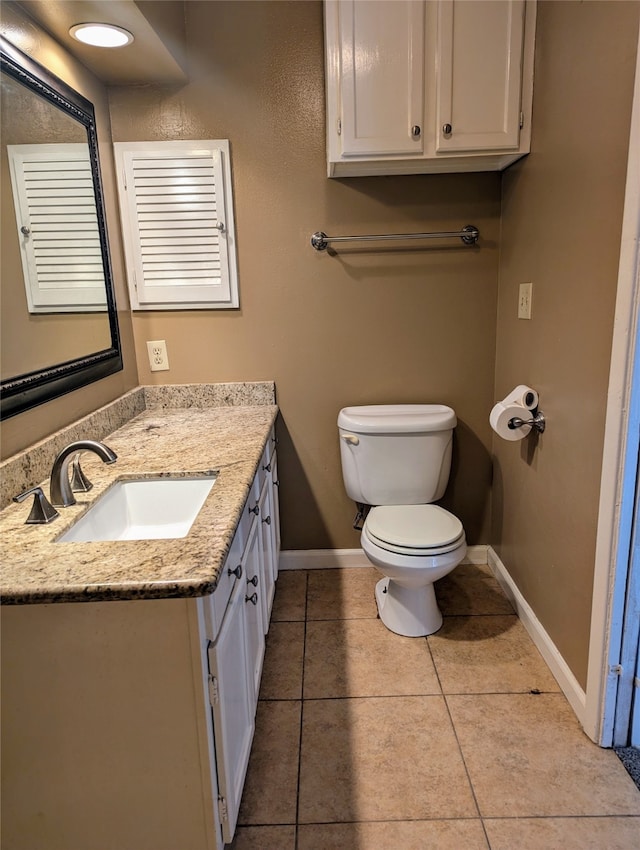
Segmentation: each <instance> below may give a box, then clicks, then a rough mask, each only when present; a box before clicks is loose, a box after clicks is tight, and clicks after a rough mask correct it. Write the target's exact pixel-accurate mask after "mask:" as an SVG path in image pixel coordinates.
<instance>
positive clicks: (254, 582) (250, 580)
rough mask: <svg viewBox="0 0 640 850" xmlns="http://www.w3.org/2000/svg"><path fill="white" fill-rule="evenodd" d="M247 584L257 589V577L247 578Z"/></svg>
mask: <svg viewBox="0 0 640 850" xmlns="http://www.w3.org/2000/svg"><path fill="white" fill-rule="evenodd" d="M247 584H252V585H253V586H254V587H257V586H258V576H254V577H253V578H248V579H247Z"/></svg>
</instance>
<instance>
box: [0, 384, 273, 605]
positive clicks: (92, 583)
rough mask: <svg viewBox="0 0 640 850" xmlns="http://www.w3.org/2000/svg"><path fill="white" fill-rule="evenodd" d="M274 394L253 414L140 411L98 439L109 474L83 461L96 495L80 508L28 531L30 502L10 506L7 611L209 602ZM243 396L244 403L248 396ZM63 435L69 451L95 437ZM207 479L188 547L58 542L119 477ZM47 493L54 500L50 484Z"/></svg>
mask: <svg viewBox="0 0 640 850" xmlns="http://www.w3.org/2000/svg"><path fill="white" fill-rule="evenodd" d="M268 386H270V387H271V396H270V403H269V396H268V393H267V395H265V396H264V402H263V403H260V402H259V403H258V404H256V405H252V406H238V405H237V403H236V404H235V405H234V404H230V405H227V406H219V407H197V406H191V407H183V408H172V409H159V408H155V409H143V411H142V412H141V413H138V414H137V415H136V416H134V418H132V419H131V420H130V421H129V422H127V423H126V424H124V425H122V426H121V427H119V428H117V430H115V431H114V432H113V433H112V434H110V435H109V436H106V435H105V434H101V435H100V437H98V439H103V440H104V442H105V443H107V445H108V446H109V447H110V448H112V449H113V450H114V451H115V452H116V454H117V455H118V460H117V462H116V463H115V464H113V465H110V466H109V465H105V464H103V463H102V462H101V461H100V460H99V459H98V458H97V457H96V456H95V455H93V454H91V453H88V452H87V453H85V454H84V455H83V461H82V468H83V470H84V471H85V473H86V474H87V475H88V477H89V479H90V480H91V481H92V482H93V484H94V487H93V489H92V490H91V491H90V492H89V493H87V494H76V497H77V499H78V504H76V505H74V506H72V507H69V508H60V509H59V511H60V517H59V518H58V519H56V520H55V521H54V522H52V523H50V524H49V525H39V526H33V525H25V523H24V521H25V519H26V517H27V515H28V513H29V505H28V503H26V502H25V503H22V504H13V503H12V504H10V505H9V507H7V508H6V509H5V510H3V511H2V512H1V513H0V540H1V541H2V570H1V573H0V594H1V597H2V602H3V603H4V604H19V603H30V602H73V601H97V600H108V599H157V598H169V597H186V596H200V595H204V594H206V593H210V592H211V591H212V590H213V589H214V588H215V585H216V583H217V580H218V575H219V571H220V569H221V567H222V564H223V563H224V559H225V555H226V553H227V551H228V548H229V546H230V544H231V540H232V538H233V533H234V531H235V528H236V526H237V523H238V519H239V517H240V515H241V511H242V508H243V506H244V503H245V500H246V498H247V495H248V493H249V488H250V486H251V482H252V481H253V477H254V475H255V472H256V469H257V466H258V461H259V460H260V456H261V454H262V450H263V448H264V445H265V443H266V440H267V438H268V436H269V433H270V430H271V428H272V426H273V424H274V422H275V417H276V415H277V407H276V406H275V405H274V404H273V384H269V385H268ZM136 393H143V391H142V390H134V391H133V393H129V394H127V396H131V395H134V394H136ZM210 397H211V396H210ZM238 397H239V398H245V396H243V395H242V393H240V395H239V396H238ZM123 398H127V397H123ZM261 398H262V397H261ZM183 400H184V398H183ZM129 402H131V400H129ZM138 403H139V402H138V400H137V399H136V400H135V404H138ZM187 403H188V402H187ZM210 403H211V402H210ZM145 404H146V402H145ZM110 407H111V406H110ZM73 427H74V429H75V428H78V427H80V425H76V426H73ZM61 433H64V435H65V437H64V439H63V441H62V445H65V444H66V443H68V442H70V441H71V440H73V439H77V438H78V436H82V437H86V436H88V435H87V432H86V431H84V430H82V429H81V430H80V432H79V434H76V433H75V431H74V435H73V436H71V437H69V436H68V433H69V432H68V429H65V430H64V432H61ZM58 436H59V435H55V437H56V438H57V437H58ZM95 438H96V437H95V436H94V439H95ZM36 448H38V447H36ZM41 450H42V449H41ZM12 460H13V459H12ZM8 463H9V461H7V462H5V466H6V464H8ZM210 470H217V471H218V476H217V478H216V482H215V485H214V486H213V488H212V490H211V493H210V495H209V496H208V497H207V500H206V502H205V504H204V506H203V507H202V509H201V510H200V513H199V514H198V516H197V517H196V520H195V522H194V524H193V526H192V527H191V530H190V532H189V534H188V535H187V537H185V538H181V539H175V540H145V541H115V542H100V543H56V542H55V540H56V539H57V538H58V537H59V536H60V534H61V533H62V532H63V531H65V530H66V529H67V528H69V527H70V526H71V525H72V524H73V523H74V522H75V521H76V519H78V518H79V517H80V516H81V515H82V514H83V513H84V511H85V510H86V509H87V507H88V505H90V504H91V503H93V502H94V501H95V499H96V498H97V497H99V496H100V495H101V494H102V493H103V492H104V491H105V489H107V487H109V486H110V485H111V484H112V483H113V481H115V480H117V479H118V478H121V477H123V476H131V475H157V474H160V473H173V474H181V473H194V472H195V473H197V472H207V471H210ZM47 472H48V470H47ZM43 489H44V490H45V493H47V494H48V492H49V486H48V481H45V482H44V484H43ZM14 492H16V491H15V490H14ZM29 501H30V500H29Z"/></svg>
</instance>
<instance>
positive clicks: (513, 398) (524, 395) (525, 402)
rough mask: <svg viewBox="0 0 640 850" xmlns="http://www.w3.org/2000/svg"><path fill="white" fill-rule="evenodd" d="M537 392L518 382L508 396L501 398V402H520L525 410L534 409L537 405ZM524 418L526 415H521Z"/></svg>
mask: <svg viewBox="0 0 640 850" xmlns="http://www.w3.org/2000/svg"><path fill="white" fill-rule="evenodd" d="M538 400H539V399H538V393H537V392H536V391H535V390H534V389H533V388H532V387H528V386H527V385H526V384H518V386H517V387H516V388H515V389H514V390H511V392H510V393H509V395H508V396H505V398H503V399H502V404H521V405H522V406H523V407H526V408H527V410H535V409H536V407H537V406H538ZM522 418H523V419H526V418H527V417H526V416H523V417H522Z"/></svg>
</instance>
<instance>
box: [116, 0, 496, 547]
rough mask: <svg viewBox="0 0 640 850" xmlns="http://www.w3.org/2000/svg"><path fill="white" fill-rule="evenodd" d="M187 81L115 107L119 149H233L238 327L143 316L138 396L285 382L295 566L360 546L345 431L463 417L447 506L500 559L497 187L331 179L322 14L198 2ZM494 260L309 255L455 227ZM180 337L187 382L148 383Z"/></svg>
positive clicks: (432, 180) (121, 96)
mask: <svg viewBox="0 0 640 850" xmlns="http://www.w3.org/2000/svg"><path fill="white" fill-rule="evenodd" d="M186 12H187V21H186V24H187V41H188V53H189V65H190V82H189V84H187V85H185V86H183V87H176V88H172V89H169V88H159V87H158V88H155V87H137V88H117V89H111V90H110V103H111V121H112V128H113V137H114V141H144V140H157V139H206V138H211V139H217V138H228V139H230V142H231V157H232V167H233V184H234V201H235V211H236V223H237V242H238V259H239V275H240V305H241V307H240V310H239V311H229V312H226V311H218V312H214V311H202V312H189V311H186V312H154V313H135V314H134V320H133V321H134V332H135V339H136V350H137V353H138V365H139V370H140V382H141V383H155V382H162V381H165V382H167V383H180V382H183V381H196V382H200V381H236V380H261V379H275V382H276V387H277V393H278V403H279V405H280V408H281V411H282V421H281V423H280V426H279V434H280V440H281V442H280V447H279V449H280V451H279V458H280V464H279V469H280V478H281V481H282V487H281V497H282V526H283V545H284V547H285V548H287V549H307V548H325V547H356V546H358V545H359V544H358V540H359V535H358V534H357V532H355V531H353V529H352V528H351V522H352V519H353V514H354V511H355V508H354V505H353V503H351V502H350V501H349V500H348V499H347V497H346V495H345V493H344V488H343V484H342V477H341V469H340V462H339V454H338V442H337V429H336V418H337V415H338V411H339V410H340V408H341V407H343V406H344V405H347V404H361V403H369V402H385V401H386V402H400V401H405V402H444V403H446V404H450V405H451V406H453V407H454V408H455V410H456V412H457V414H458V417H459V426H458V429H457V442H456V454H455V463H454V473H453V476H452V481H451V485H450V488H449V492H448V494H447V498H446V504H447V505H449V506H450V507H451V508H452V509H453V510H454V511H455V512H456V513H457V514H458V515H459V516H460V517H461V519H462V520H463V522H464V524H465V527H466V530H467V534H468V538H469V542H470V543H487V542H489V488H490V472H491V459H490V445H491V432H490V430H489V426H488V421H487V417H488V412H489V409H490V407H491V403H492V397H493V370H494V340H495V316H496V288H497V261H498V235H499V193H500V177H499V175H497V174H477V175H440V176H418V177H393V178H392V177H382V178H381V177H376V178H358V179H345V180H329V179H327V177H326V176H325V175H326V164H325V141H324V88H323V86H324V82H323V78H324V67H323V30H322V4H321V2H272V3H265V2H255V3H254V2H242V3H237V2H229V3H227V2H215V3H188V4H187V9H186ZM468 223H472V224H475V225H476V226H478V227H479V229H480V232H481V234H482V240H481V247H480V248H479V249H477V250H473V249H470V250H468V249H465V248H463V247H461V246H460V243H452V242H448V243H441V244H440V245H439V246H438V247H428V246H427V245H426V244H421V245H420V247H416V245H415V243H414V244H412V246H411V247H410V248H409V249H408V250H407V249H406V248H405V250H399V249H398V248H395V249H393V248H390V247H382V248H381V247H380V246H377V247H376V248H375V249H373V248H368V249H366V250H363V249H362V248H361V247H359V248H358V249H357V250H354V249H353V248H349V249H347V248H345V249H343V250H341V252H340V255H339V256H334V257H332V256H329V255H328V254H326V253H325V254H318V253H316V252H314V251H313V249H312V248H311V247H310V246H309V237H310V236H311V234H312V233H313V232H314V231H316V230H324V231H325V232H327V233H329V234H334V235H338V234H341V233H353V232H355V233H358V232H359V233H376V232H385V231H386V232H393V231H395V232H406V231H422V230H442V229H458V228H459V227H461V226H462V225H465V224H468ZM150 339H165V340H166V342H167V347H168V354H169V360H170V364H171V370H170V371H168V372H155V373H151V372H149V370H148V365H147V355H146V347H145V341H146V340H150Z"/></svg>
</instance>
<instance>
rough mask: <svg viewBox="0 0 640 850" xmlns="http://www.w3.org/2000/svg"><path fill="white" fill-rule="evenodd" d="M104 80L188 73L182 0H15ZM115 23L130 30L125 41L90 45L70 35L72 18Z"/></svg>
mask: <svg viewBox="0 0 640 850" xmlns="http://www.w3.org/2000/svg"><path fill="white" fill-rule="evenodd" d="M16 5H18V6H19V7H20V8H21V9H22V10H23V11H25V12H26V13H27V14H28V15H29V16H30V17H31V18H33V19H34V20H35V21H36V22H37V23H38V24H40V26H41V27H42V28H43V29H45V30H46V31H47V32H48V33H49V34H50V35H52V36H53V37H54V38H55V39H56V41H58V42H59V43H60V44H61V45H62V46H63V47H65V48H66V49H67V50H68V51H69V53H71V54H72V55H73V56H75V57H76V58H77V59H78V60H79V61H80V62H82V64H83V65H85V66H86V67H87V68H89V70H90V71H92V72H93V73H94V74H95V75H96V76H97V77H98V78H99V79H100V80H102V82H104V83H105V84H106V85H132V84H140V83H180V82H185V81H186V79H187V74H186V71H185V68H186V56H185V53H186V51H185V26H184V3H183V2H182V0H161V1H160V0H18V2H17V3H16ZM88 22H100V23H106V24H116V25H117V26H120V27H124V29H127V30H129V32H131V33H133V36H134V39H135V40H134V42H133V43H132V44H130V45H127V46H126V47H118V48H115V49H106V48H100V47H91V46H89V45H86V44H82V43H81V42H79V41H76V40H75V39H74V38H72V37H71V36H70V35H69V28H70V27H72V26H73V25H74V24H79V23H88Z"/></svg>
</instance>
